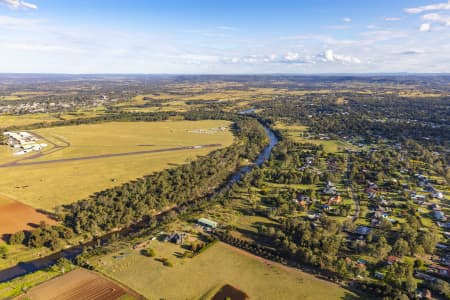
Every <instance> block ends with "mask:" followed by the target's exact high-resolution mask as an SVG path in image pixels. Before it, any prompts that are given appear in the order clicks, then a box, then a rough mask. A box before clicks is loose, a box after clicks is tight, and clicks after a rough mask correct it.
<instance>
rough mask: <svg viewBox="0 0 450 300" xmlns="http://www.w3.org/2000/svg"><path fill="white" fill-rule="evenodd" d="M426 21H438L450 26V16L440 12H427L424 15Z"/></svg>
mask: <svg viewBox="0 0 450 300" xmlns="http://www.w3.org/2000/svg"><path fill="white" fill-rule="evenodd" d="M422 19H424V20H425V21H432V22H437V23H440V24H442V25H445V26H450V16H443V15H440V14H436V13H433V14H426V15H424V16H423V17H422Z"/></svg>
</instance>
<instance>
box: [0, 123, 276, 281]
mask: <svg viewBox="0 0 450 300" xmlns="http://www.w3.org/2000/svg"><path fill="white" fill-rule="evenodd" d="M263 127H264V130H265V132H266V134H267V137H268V139H269V145H268V146H266V147H265V148H264V149H263V150H262V151H261V153H260V154H259V155H258V157H257V158H256V160H255V161H254V163H253V164H251V165H248V166H245V167H242V168H241V169H239V170H238V171H236V172H235V173H234V174H232V175H231V176H230V178H229V179H228V182H227V183H226V184H224V186H223V187H222V188H220V189H219V190H218V191H217V192H224V191H226V190H227V189H229V188H230V187H231V186H232V185H233V184H234V183H236V182H238V181H240V180H241V179H242V177H243V176H244V175H245V174H246V173H248V172H250V171H251V170H252V169H253V168H255V167H256V166H261V165H262V164H263V163H264V162H265V161H266V160H267V159H269V156H270V153H271V152H272V149H273V147H275V145H276V144H277V143H278V141H279V139H278V137H277V135H276V134H275V133H274V132H273V131H272V130H271V129H270V128H269V127H267V126H265V125H264V124H263ZM165 213H167V212H165ZM140 228H142V226H139V224H137V225H131V226H129V227H127V228H124V229H121V230H120V231H116V232H111V233H108V234H105V235H103V236H102V237H100V238H98V239H100V241H104V240H109V238H110V237H111V236H112V235H113V234H116V235H121V236H126V235H127V234H129V233H130V232H135V231H136V230H138V229H140ZM98 239H96V240H92V241H89V242H87V243H85V244H82V245H79V246H73V247H71V248H68V249H64V250H61V251H59V252H56V253H53V254H51V255H49V256H46V257H43V258H39V259H35V260H32V261H29V262H21V263H19V264H17V265H16V266H14V267H10V268H7V269H3V270H1V271H0V282H6V281H10V280H12V279H14V278H17V277H21V276H24V275H26V274H29V273H33V272H36V271H38V270H42V269H45V268H47V267H50V266H51V265H53V264H54V263H55V262H56V261H57V260H58V259H60V258H62V257H64V258H67V259H74V258H75V257H77V256H78V255H80V254H81V253H82V252H83V249H84V248H85V247H88V246H94V245H95V244H96V243H97V242H98Z"/></svg>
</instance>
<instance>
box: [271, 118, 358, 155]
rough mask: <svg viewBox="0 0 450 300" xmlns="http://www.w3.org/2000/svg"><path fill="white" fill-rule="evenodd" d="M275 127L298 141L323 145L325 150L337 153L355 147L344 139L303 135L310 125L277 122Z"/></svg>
mask: <svg viewBox="0 0 450 300" xmlns="http://www.w3.org/2000/svg"><path fill="white" fill-rule="evenodd" d="M275 128H276V129H279V130H281V131H283V132H284V135H285V136H288V137H289V138H291V139H292V140H294V141H296V142H301V143H313V144H316V145H322V146H323V149H324V150H325V152H330V153H336V152H342V151H344V149H346V148H354V146H353V145H351V144H350V143H347V142H346V141H342V140H321V139H309V138H305V137H303V133H305V132H306V131H307V129H308V127H306V126H302V125H286V124H283V123H277V124H276V126H275Z"/></svg>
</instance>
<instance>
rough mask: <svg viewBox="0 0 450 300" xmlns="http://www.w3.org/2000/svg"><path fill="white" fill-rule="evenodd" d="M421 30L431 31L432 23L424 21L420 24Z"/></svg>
mask: <svg viewBox="0 0 450 300" xmlns="http://www.w3.org/2000/svg"><path fill="white" fill-rule="evenodd" d="M419 30H420V31H422V32H427V31H430V30H431V24H430V23H423V24H422V25H420V28H419Z"/></svg>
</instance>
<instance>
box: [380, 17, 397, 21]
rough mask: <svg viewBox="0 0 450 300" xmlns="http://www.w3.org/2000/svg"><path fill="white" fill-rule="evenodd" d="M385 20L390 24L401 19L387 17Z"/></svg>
mask: <svg viewBox="0 0 450 300" xmlns="http://www.w3.org/2000/svg"><path fill="white" fill-rule="evenodd" d="M384 20H385V21H388V22H395V21H400V20H401V18H395V17H386V18H384Z"/></svg>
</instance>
